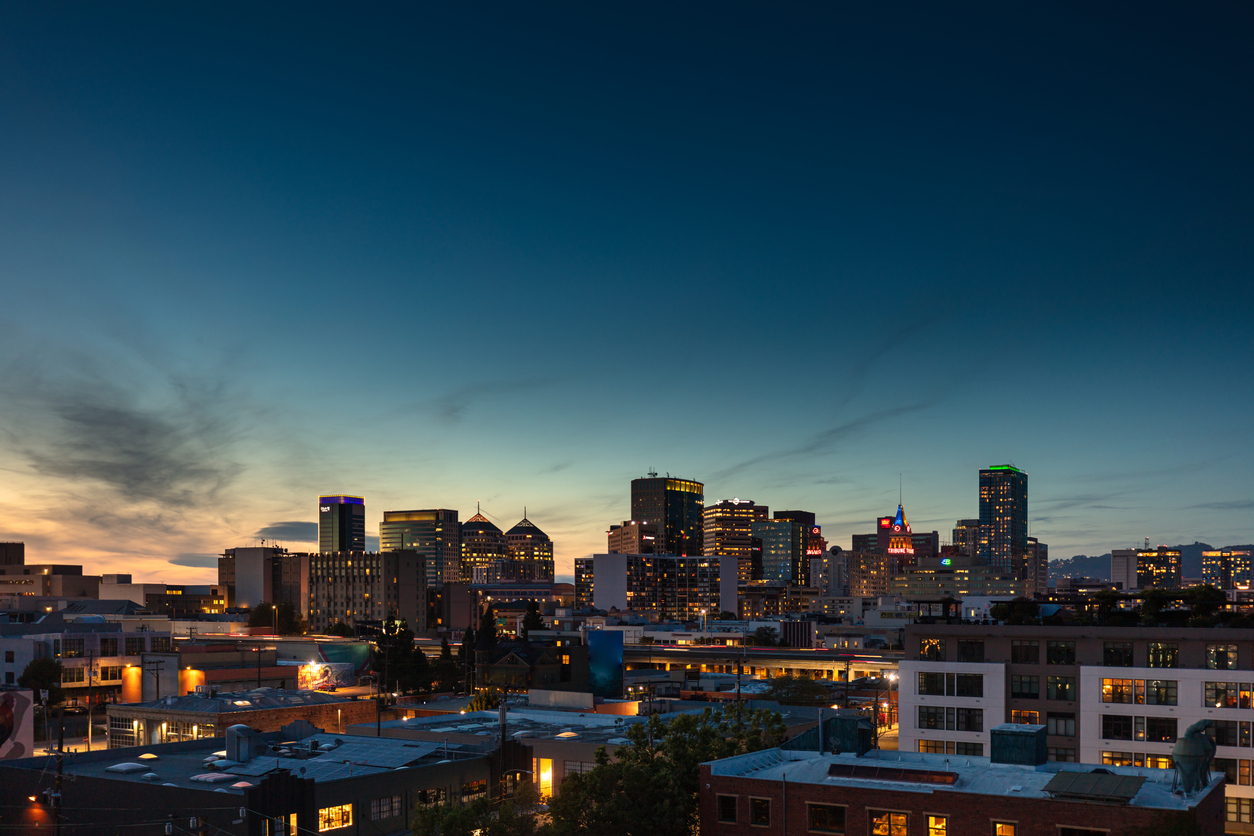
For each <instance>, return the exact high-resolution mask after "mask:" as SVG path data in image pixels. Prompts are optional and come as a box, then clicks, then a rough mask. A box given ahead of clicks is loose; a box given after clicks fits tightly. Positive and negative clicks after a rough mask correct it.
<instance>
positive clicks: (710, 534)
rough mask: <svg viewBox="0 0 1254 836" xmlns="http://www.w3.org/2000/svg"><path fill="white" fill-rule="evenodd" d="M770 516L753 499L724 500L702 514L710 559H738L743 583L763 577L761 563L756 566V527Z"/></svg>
mask: <svg viewBox="0 0 1254 836" xmlns="http://www.w3.org/2000/svg"><path fill="white" fill-rule="evenodd" d="M769 514H770V509H769V508H767V507H766V506H765V505H757V504H755V503H754V501H753V500H752V499H740V498H739V497H737V498H735V499H724V500H722V501H720V502H716V503H714V504H713V505H709V506H707V507H706V508H705V509H704V510H703V512H702V539H701V542H702V550H703V551H704V553H705V556H706V557H734V558H736V567H737V568H736V577H737V579H738V580H739V582H740V583H748V582H749V581H750V580H759V579H761V578H762V570H761V564H758V565H756V566H755V565H754V563H753V560H752V558H753V542H752V541H753V537H754V534H753V524H754V522H755V521H757V520H764V519H766V518H767V517H768V516H769Z"/></svg>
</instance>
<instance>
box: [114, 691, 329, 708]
mask: <svg viewBox="0 0 1254 836" xmlns="http://www.w3.org/2000/svg"><path fill="white" fill-rule="evenodd" d="M346 702H351V700H349V699H348V698H347V697H340V696H336V695H335V694H327V693H324V692H322V691H296V690H290V689H281V688H254V689H252V690H251V691H219V692H218V694H217V696H213V697H210V696H197V695H196V694H188V695H187V696H184V697H162V698H161V699H159V700H150V701H148V702H132V703H119V704H115V705H110V706H109V709H110V713H114V712H116V713H130V712H136V711H137V712H140V713H143V712H144V711H187V712H196V713H198V714H229V713H231V712H233V711H262V710H265V709H267V708H292V707H294V706H302V705H329V704H336V703H346Z"/></svg>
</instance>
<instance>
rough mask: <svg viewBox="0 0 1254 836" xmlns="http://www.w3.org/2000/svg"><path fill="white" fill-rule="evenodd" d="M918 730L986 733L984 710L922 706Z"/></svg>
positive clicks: (920, 707)
mask: <svg viewBox="0 0 1254 836" xmlns="http://www.w3.org/2000/svg"><path fill="white" fill-rule="evenodd" d="M916 728H920V729H945V730H948V731H968V732H982V731H984V709H982V708H954V707H953V706H940V705H921V706H919V718H918V725H917V726H916Z"/></svg>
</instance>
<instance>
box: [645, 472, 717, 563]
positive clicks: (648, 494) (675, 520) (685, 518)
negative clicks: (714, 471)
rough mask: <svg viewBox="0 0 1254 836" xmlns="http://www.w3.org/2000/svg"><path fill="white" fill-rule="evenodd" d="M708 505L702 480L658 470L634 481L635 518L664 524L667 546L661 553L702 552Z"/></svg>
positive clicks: (682, 553) (664, 543)
mask: <svg viewBox="0 0 1254 836" xmlns="http://www.w3.org/2000/svg"><path fill="white" fill-rule="evenodd" d="M704 507H705V485H703V484H701V483H700V482H694V481H692V480H691V479H672V478H670V477H669V476H664V477H659V476H658V475H657V474H656V473H650V474H649V475H648V477H647V478H644V479H632V480H631V518H632V519H633V520H641V521H644V522H652V523H657V524H658V525H660V526H661V528H662V531H661V534H662V540H663V546H662V547H661V548H659V549H658V552H663V553H666V554H678V555H699V554H702V528H703V521H702V519H701V512H702V510H703V509H704Z"/></svg>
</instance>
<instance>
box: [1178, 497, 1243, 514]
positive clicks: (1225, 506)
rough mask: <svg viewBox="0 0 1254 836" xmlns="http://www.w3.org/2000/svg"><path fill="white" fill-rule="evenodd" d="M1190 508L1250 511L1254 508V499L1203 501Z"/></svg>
mask: <svg viewBox="0 0 1254 836" xmlns="http://www.w3.org/2000/svg"><path fill="white" fill-rule="evenodd" d="M1189 507H1190V508H1205V509H1208V510H1211V511H1248V510H1249V509H1251V508H1254V499H1234V500H1230V501H1227V502H1202V503H1200V504H1198V505H1190V506H1189Z"/></svg>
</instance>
